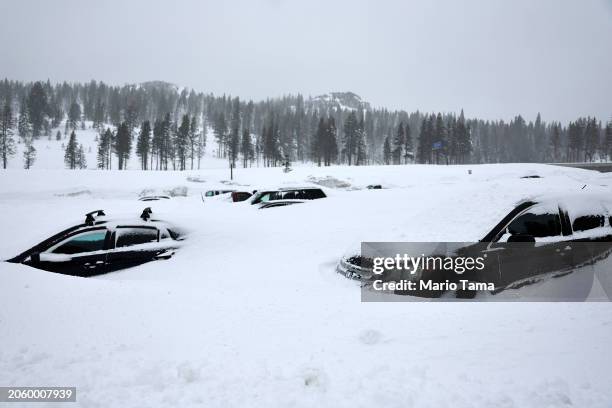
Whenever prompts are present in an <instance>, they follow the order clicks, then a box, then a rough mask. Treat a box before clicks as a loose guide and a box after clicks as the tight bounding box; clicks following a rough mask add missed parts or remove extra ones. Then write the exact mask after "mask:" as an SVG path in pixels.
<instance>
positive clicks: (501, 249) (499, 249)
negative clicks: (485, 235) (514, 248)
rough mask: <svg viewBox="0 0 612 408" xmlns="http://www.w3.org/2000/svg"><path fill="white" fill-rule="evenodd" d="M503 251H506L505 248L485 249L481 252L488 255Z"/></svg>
mask: <svg viewBox="0 0 612 408" xmlns="http://www.w3.org/2000/svg"><path fill="white" fill-rule="evenodd" d="M505 249H506V248H504V247H493V248H487V249H485V250H484V251H482V252H483V253H485V254H486V253H489V252H498V251H503V250H505Z"/></svg>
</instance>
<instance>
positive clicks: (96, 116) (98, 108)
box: [93, 97, 105, 130]
mask: <svg viewBox="0 0 612 408" xmlns="http://www.w3.org/2000/svg"><path fill="white" fill-rule="evenodd" d="M104 109H105V106H104V103H103V102H102V100H101V99H100V97H98V100H97V101H96V105H95V107H94V113H93V127H94V129H98V130H101V129H102V126H103V125H104V119H105V118H104Z"/></svg>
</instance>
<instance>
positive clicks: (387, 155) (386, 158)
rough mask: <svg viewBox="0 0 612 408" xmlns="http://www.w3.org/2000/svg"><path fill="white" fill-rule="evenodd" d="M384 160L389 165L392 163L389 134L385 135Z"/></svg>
mask: <svg viewBox="0 0 612 408" xmlns="http://www.w3.org/2000/svg"><path fill="white" fill-rule="evenodd" d="M383 162H384V163H385V164H387V165H389V164H391V142H389V136H387V137H385V143H384V145H383Z"/></svg>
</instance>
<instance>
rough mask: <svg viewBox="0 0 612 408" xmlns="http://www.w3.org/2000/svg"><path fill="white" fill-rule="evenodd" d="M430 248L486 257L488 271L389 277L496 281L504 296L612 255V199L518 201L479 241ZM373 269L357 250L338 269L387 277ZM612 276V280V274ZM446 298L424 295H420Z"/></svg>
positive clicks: (369, 277) (422, 272) (426, 272)
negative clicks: (509, 292) (506, 290)
mask: <svg viewBox="0 0 612 408" xmlns="http://www.w3.org/2000/svg"><path fill="white" fill-rule="evenodd" d="M397 244H399V245H397V247H398V248H406V247H409V246H410V243H403V244H402V243H397ZM402 245H404V246H402ZM429 248H430V249H431V252H430V253H427V252H426V250H425V251H423V252H425V253H424V254H423V255H431V256H433V257H436V256H439V257H443V256H444V257H448V256H451V257H463V258H467V257H471V258H474V259H475V258H478V257H482V258H483V259H484V265H485V267H484V268H483V269H481V270H472V271H469V272H465V273H462V274H458V273H456V272H455V271H449V272H444V271H440V270H435V271H434V270H426V269H421V270H419V271H418V272H417V273H411V274H408V273H407V272H405V271H403V272H398V271H394V272H392V273H391V275H394V276H392V277H387V278H391V279H393V280H397V279H413V280H424V279H429V280H432V281H436V282H446V281H449V282H458V281H459V280H467V281H470V282H483V283H493V285H494V286H495V288H496V292H498V291H502V290H504V289H507V288H517V287H521V286H524V285H528V284H532V283H535V282H538V281H540V280H541V279H542V278H544V277H547V276H553V277H554V276H563V275H567V274H570V273H572V272H573V271H575V270H578V269H579V268H581V267H584V266H588V265H592V264H594V263H596V262H598V261H600V260H603V259H606V258H607V257H608V256H609V255H610V253H612V200H611V199H610V198H609V197H606V196H599V195H590V196H589V195H580V196H576V197H567V196H559V197H541V198H539V199H536V200H526V201H523V202H520V203H518V204H517V205H516V207H515V208H514V209H513V210H512V211H510V212H509V213H508V214H507V215H506V216H505V217H504V218H503V219H502V220H500V221H499V223H498V224H497V225H495V226H494V227H493V228H492V229H491V230H490V232H489V233H488V234H486V235H485V236H484V237H483V238H482V239H481V240H480V241H478V242H476V243H450V242H449V243H430V245H429ZM421 251H422V249H419V255H421ZM372 266H373V258H372V257H371V256H364V254H362V253H357V252H351V253H348V254H346V255H345V256H344V257H342V259H341V260H340V262H339V264H338V266H337V268H336V271H337V272H338V273H341V274H342V275H344V276H346V277H348V278H352V279H358V280H361V281H363V282H364V283H365V284H366V285H367V284H368V282H372V281H373V280H375V279H380V278H381V277H380V276H379V275H376V274H374V273H373V267H372ZM605 273H606V274H607V275H609V273H608V272H607V271H605ZM608 278H610V279H611V280H612V276H608ZM608 278H606V279H608ZM608 289H609V288H607V289H606V290H608ZM413 294H414V293H413ZM441 294H442V292H423V293H421V294H420V295H422V296H427V297H431V296H439V295H441ZM461 295H465V293H462V294H461ZM468 295H470V294H468Z"/></svg>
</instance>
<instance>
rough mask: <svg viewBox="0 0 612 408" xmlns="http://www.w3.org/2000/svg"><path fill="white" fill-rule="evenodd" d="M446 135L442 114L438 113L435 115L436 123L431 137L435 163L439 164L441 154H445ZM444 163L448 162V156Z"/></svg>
mask: <svg viewBox="0 0 612 408" xmlns="http://www.w3.org/2000/svg"><path fill="white" fill-rule="evenodd" d="M446 135H447V133H446V126H445V125H444V120H443V119H442V114H440V113H438V115H437V116H436V124H435V130H434V137H433V147H434V152H435V158H436V159H435V162H436V164H440V156H441V155H443V156H446V144H447V140H446V139H447V138H446ZM446 164H448V158H447V160H446Z"/></svg>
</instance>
